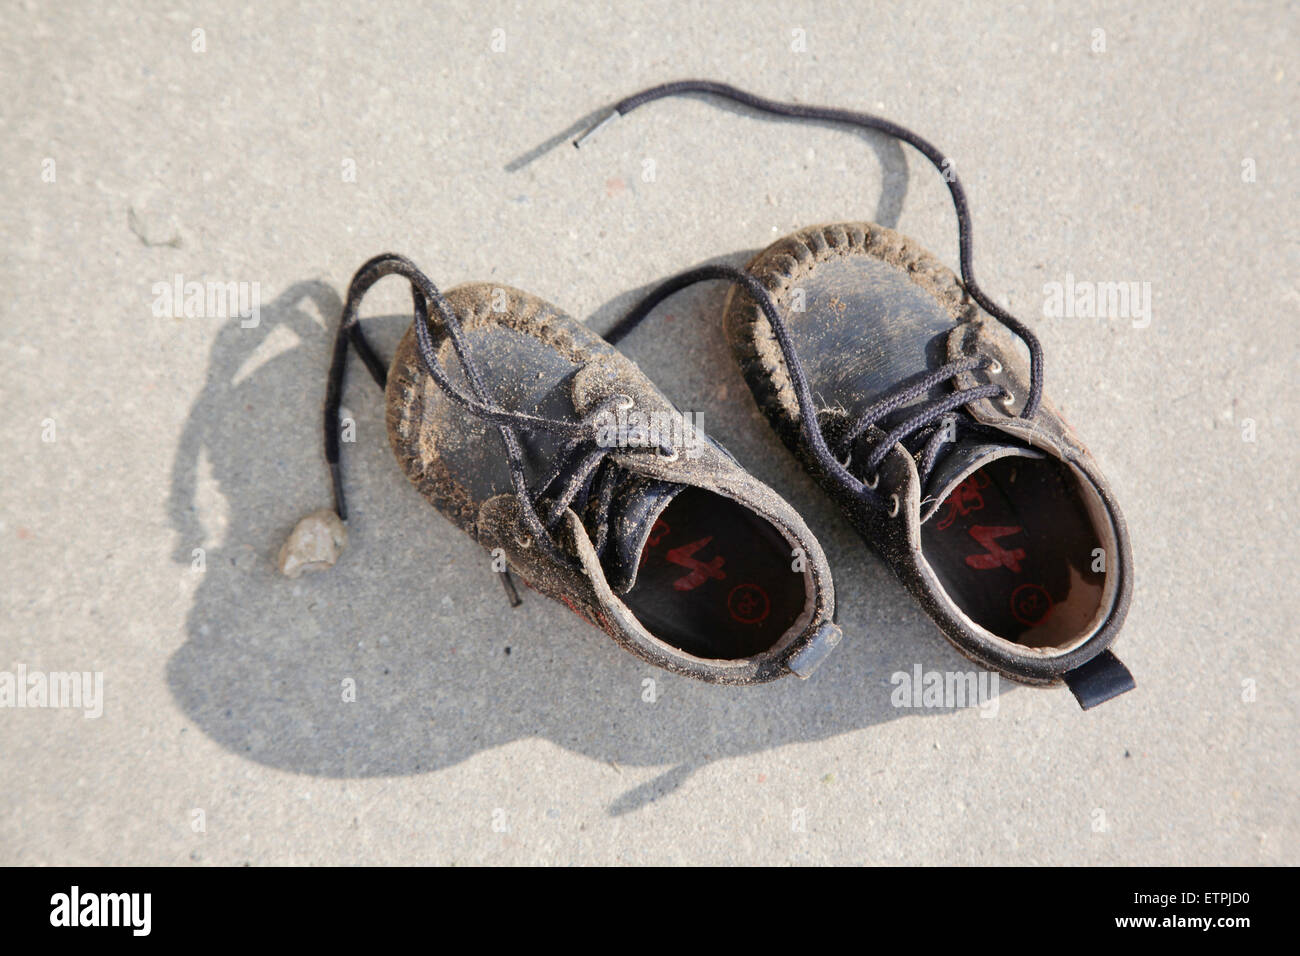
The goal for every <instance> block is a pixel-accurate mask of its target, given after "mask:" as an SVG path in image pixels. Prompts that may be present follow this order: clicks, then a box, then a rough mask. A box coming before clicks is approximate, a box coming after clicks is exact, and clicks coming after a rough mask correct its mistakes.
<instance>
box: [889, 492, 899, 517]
mask: <svg viewBox="0 0 1300 956" xmlns="http://www.w3.org/2000/svg"><path fill="white" fill-rule="evenodd" d="M889 497H890V499H891V500H892V501H893V502H894V510H893V511H891V512H889V517H891V518H897V517H898V510H899V508H900V504H899V501H898V495H890V496H889Z"/></svg>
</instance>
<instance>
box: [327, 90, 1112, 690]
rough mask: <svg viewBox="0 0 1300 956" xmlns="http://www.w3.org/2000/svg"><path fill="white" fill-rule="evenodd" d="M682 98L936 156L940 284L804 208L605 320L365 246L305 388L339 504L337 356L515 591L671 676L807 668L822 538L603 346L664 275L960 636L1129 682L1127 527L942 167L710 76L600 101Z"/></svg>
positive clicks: (659, 297)
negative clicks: (400, 312)
mask: <svg viewBox="0 0 1300 956" xmlns="http://www.w3.org/2000/svg"><path fill="white" fill-rule="evenodd" d="M683 93H687V94H701V93H702V94H708V95H714V96H721V97H725V98H728V99H730V100H733V101H735V102H738V103H740V104H741V105H743V106H745V107H747V108H750V109H753V110H758V111H761V112H767V113H772V114H777V115H781V116H787V117H797V118H804V119H809V120H813V121H817V122H823V123H826V122H828V123H834V124H841V125H847V126H856V127H860V128H867V129H873V130H877V131H881V132H884V133H886V134H888V135H891V136H894V137H897V138H899V139H901V140H903V141H904V142H907V143H909V144H911V145H912V146H913V147H915V148H916V149H918V150H919V151H920V152H921V153H922V154H923V155H925V156H926V158H927V159H929V160H930V161H931V162H932V163H934V165H935V166H936V167H938V168H939V169H941V170H942V171H944V173H945V178H946V179H947V182H948V185H949V189H950V191H951V193H952V196H953V200H954V203H955V205H956V207H957V215H958V225H959V232H960V254H961V277H960V278H959V277H958V276H957V275H955V274H954V273H953V272H952V271H950V270H949V269H947V268H946V267H945V266H943V265H942V264H941V263H940V262H938V261H937V260H936V259H935V258H934V257H933V256H931V255H930V254H928V253H927V252H925V251H924V250H923V249H921V248H920V247H919V246H917V245H916V244H915V243H913V242H912V241H911V240H909V239H908V238H906V237H904V236H902V235H900V234H898V233H896V232H894V231H892V230H890V229H886V228H883V227H881V226H878V225H874V224H871V223H866V222H846V223H837V224H832V225H823V226H816V227H813V228H809V229H803V230H801V231H799V232H796V233H794V234H793V235H790V236H787V237H786V238H784V239H781V240H780V241H778V242H776V243H774V244H772V245H771V246H769V247H768V248H767V249H765V250H764V251H762V252H761V253H759V254H758V255H757V256H756V257H754V259H753V260H752V261H751V262H750V263H749V264H748V265H747V267H746V268H745V269H744V270H740V269H734V268H731V267H727V266H706V267H703V268H700V269H696V270H693V271H691V272H687V273H684V274H682V275H680V276H677V277H676V278H674V279H671V280H669V281H668V282H666V283H664V284H663V285H662V286H661V287H660V288H658V289H657V290H655V291H654V292H653V293H651V294H650V296H648V297H647V298H646V299H645V300H644V301H643V302H642V303H641V304H640V305H639V306H637V307H636V308H635V309H633V310H632V312H631V313H630V314H629V315H628V316H627V317H626V318H625V319H623V320H622V321H621V322H620V323H619V324H618V325H617V326H616V327H615V328H614V329H613V330H612V331H611V332H610V333H609V334H608V335H607V336H606V337H605V338H602V337H601V336H599V335H597V334H596V333H594V332H592V331H591V330H589V329H588V328H587V327H586V326H585V325H583V324H582V323H580V322H577V321H575V320H574V319H572V318H570V317H569V316H568V315H566V314H565V313H564V312H563V311H561V310H560V309H558V308H556V307H555V306H553V305H550V304H549V303H547V302H544V301H542V300H541V299H538V298H537V297H535V296H532V295H529V294H528V293H526V292H522V291H519V290H517V289H512V288H507V287H502V286H501V285H499V284H495V283H493V284H486V283H475V284H469V285H462V286H458V287H457V288H454V289H452V290H450V291H449V292H447V293H446V294H444V293H442V292H441V291H439V289H438V288H437V287H436V286H435V285H434V284H433V283H432V282H431V281H430V280H429V278H428V277H427V276H425V275H424V274H423V273H422V272H421V271H420V270H419V269H418V268H417V267H416V266H415V265H414V264H413V263H412V262H411V261H410V260H408V259H406V258H404V257H402V256H397V255H383V256H378V257H376V258H375V259H372V260H371V261H370V262H368V263H366V264H365V265H364V266H362V267H361V269H360V270H359V271H358V272H357V274H356V276H355V278H354V279H353V280H352V283H351V286H350V288H349V289H348V295H347V301H346V304H345V306H344V311H343V316H342V321H341V323H340V327H339V332H338V338H337V340H336V343H335V350H334V356H333V363H332V367H331V374H330V382H329V391H328V395H327V399H326V407H325V423H324V425H325V444H326V457H327V460H328V461H329V464H330V467H331V471H332V475H333V480H334V490H335V508H336V511H337V514H338V517H339V518H340V519H346V515H347V511H346V504H345V501H344V498H343V491H342V485H341V477H340V473H339V436H338V432H339V419H338V414H339V405H340V401H341V396H342V389H343V382H344V375H345V371H346V358H347V352H348V350H349V348H354V349H356V350H357V352H358V353H359V354H360V356H361V357H362V359H363V361H364V363H365V364H366V366H367V368H368V369H369V371H370V373H371V375H372V376H373V377H374V378H375V380H376V381H377V382H378V383H379V384H380V385H381V386H383V387H384V388H385V390H386V396H387V424H388V434H389V439H390V441H391V443H392V446H393V450H394V452H395V454H396V456H397V460H398V462H399V463H400V464H401V467H402V469H403V470H404V471H405V473H406V475H407V476H408V477H409V478H410V480H411V481H412V482H413V483H414V484H415V486H416V487H417V488H418V489H419V491H420V492H421V494H423V495H424V497H425V498H427V499H428V501H429V502H430V503H431V504H432V505H433V506H434V507H435V508H437V509H438V510H439V511H440V512H442V514H443V515H445V516H446V517H447V518H449V519H450V520H451V521H452V522H454V523H455V524H456V525H458V526H459V527H460V528H461V529H462V530H463V531H465V532H466V533H467V534H469V535H471V536H472V537H473V538H474V539H475V540H477V541H478V542H479V543H480V544H482V545H483V546H484V547H485V548H486V549H488V550H489V551H490V552H491V553H492V555H493V558H494V564H495V565H496V567H497V568H498V570H501V571H503V572H504V576H503V581H504V582H505V584H506V586H507V590H508V591H509V592H510V593H511V594H513V593H514V589H513V584H512V583H511V581H510V572H511V571H513V572H514V574H516V575H517V576H519V577H520V578H522V579H523V580H524V581H525V582H527V583H528V584H529V585H530V586H531V587H532V588H534V589H535V590H537V591H540V592H542V593H543V594H547V595H550V596H551V597H553V598H555V599H557V600H559V601H562V602H563V603H565V604H566V605H568V607H569V608H570V609H571V610H573V611H574V612H575V613H577V614H578V615H580V616H581V617H583V618H585V619H587V620H588V621H590V622H591V623H593V624H595V625H596V626H597V627H600V628H601V629H603V630H604V631H606V632H607V633H609V634H610V635H611V636H612V637H613V638H614V639H615V640H616V641H618V642H619V643H620V644H622V645H623V646H624V647H626V648H627V649H628V650H630V651H632V652H633V653H634V654H636V655H638V656H639V657H641V658H643V659H644V660H646V661H648V662H650V663H652V664H655V665H657V666H659V667H663V668H666V669H668V670H670V671H673V672H675V673H679V674H685V675H688V676H691V677H696V678H700V679H702V680H706V681H711V682H716V683H725V684H752V683H759V682H763V681H768V680H772V679H774V678H777V677H781V676H784V675H785V674H788V673H791V672H793V673H795V674H797V675H799V676H800V677H807V676H809V674H811V673H812V671H813V670H814V669H815V668H816V667H817V666H818V664H820V663H821V662H822V660H824V659H825V657H826V656H827V654H829V653H830V652H831V651H832V650H833V649H834V647H835V646H836V645H837V644H838V643H839V642H840V638H841V633H840V629H839V627H838V626H837V625H836V623H835V596H834V585H833V583H832V575H831V570H830V567H829V566H828V564H827V561H826V556H825V555H824V554H823V552H822V549H821V547H820V546H819V544H818V543H817V539H816V538H815V537H814V535H813V534H812V532H811V531H810V530H809V529H808V527H807V525H806V524H805V523H804V522H803V520H802V519H801V518H800V516H799V513H798V512H797V511H796V509H795V508H793V507H792V506H791V505H790V504H788V503H787V502H786V501H785V500H784V499H783V498H782V497H781V496H780V495H779V494H777V492H776V491H774V490H773V489H772V488H770V487H768V486H767V485H765V484H764V483H763V482H761V481H759V480H758V479H757V478H755V477H754V476H752V475H751V474H750V473H749V472H748V471H746V470H745V468H744V467H743V466H742V465H741V464H740V463H739V462H737V461H736V459H735V458H733V457H732V456H731V455H730V454H729V453H728V452H727V451H726V449H724V448H723V447H722V446H721V445H719V444H718V443H717V442H716V441H714V440H713V439H712V438H710V437H708V436H706V435H705V434H703V432H701V431H700V430H699V429H697V428H695V427H694V426H693V424H692V418H691V416H689V415H687V414H684V413H682V412H681V411H680V410H679V409H677V408H676V407H675V406H674V405H673V403H672V402H671V401H670V400H669V399H668V398H667V397H666V396H665V395H664V394H663V393H662V392H661V391H660V390H659V389H658V388H656V387H655V385H654V383H652V382H651V381H650V380H649V379H648V378H647V377H646V376H645V375H644V374H643V373H642V372H641V371H640V369H639V368H638V367H637V366H636V365H635V364H633V363H632V362H631V361H630V360H629V359H627V358H626V357H625V356H624V355H623V354H622V353H621V352H619V351H618V349H617V348H615V347H614V344H613V343H615V342H616V341H618V339H619V338H621V337H622V336H623V335H626V334H627V333H628V332H629V331H630V330H631V329H632V328H633V327H634V326H635V325H636V323H637V322H639V321H640V320H641V319H642V318H644V317H645V316H646V315H648V314H649V313H650V311H651V310H653V309H654V307H655V306H656V305H658V304H659V303H660V302H662V301H663V300H664V299H665V298H667V297H668V296H670V295H672V294H673V293H675V292H677V291H679V290H680V289H683V288H685V287H687V286H689V285H692V284H694V283H697V282H703V281H723V282H727V283H729V284H730V285H731V291H730V293H729V295H728V298H727V300H726V303H725V305H724V307H723V309H722V314H721V315H720V316H719V317H718V318H719V319H720V321H721V322H722V325H723V327H724V329H725V331H726V335H727V338H728V340H729V341H730V343H731V346H732V350H733V354H734V356H735V359H736V361H737V362H738V363H739V365H740V368H741V370H742V372H743V374H744V376H745V379H746V381H747V382H748V384H749V387H750V389H751V391H752V392H753V395H754V399H755V401H756V402H757V403H758V406H759V408H760V409H762V411H763V412H764V414H765V415H766V416H767V418H768V421H769V422H770V423H771V426H772V427H773V428H774V429H775V430H776V432H777V433H778V434H779V435H780V437H781V438H782V440H783V441H784V442H785V444H786V445H787V446H788V447H789V449H790V451H791V452H792V453H793V454H794V455H795V456H796V457H797V458H798V459H799V461H800V462H802V464H803V465H804V467H805V468H806V469H807V470H808V471H809V472H810V473H811V474H812V475H813V476H814V477H815V478H816V479H817V481H818V482H819V483H820V485H821V486H822V487H823V488H824V489H825V491H826V493H827V494H828V495H830V496H831V498H832V499H833V500H834V501H835V502H836V504H837V505H838V506H839V507H840V509H841V511H842V512H843V514H844V515H845V517H846V519H847V520H848V521H849V522H850V523H851V524H852V526H853V527H854V528H855V529H857V531H858V532H859V533H860V534H861V535H862V537H863V538H864V539H865V541H866V542H867V544H868V545H869V546H870V547H871V548H872V549H873V550H874V551H875V552H876V553H877V554H878V555H879V556H880V557H881V559H883V560H884V561H885V562H886V563H887V564H888V565H889V566H890V567H891V568H893V570H894V571H895V573H896V574H897V575H898V576H899V578H900V579H901V580H902V581H903V583H904V584H905V585H906V586H907V588H908V590H909V591H910V592H911V593H912V594H913V596H914V597H915V598H916V600H917V601H918V602H919V603H920V604H921V606H922V607H923V608H924V609H925V611H926V613H928V614H929V615H930V617H931V618H932V619H933V620H934V621H935V623H936V624H937V625H938V626H939V628H940V629H941V630H942V631H943V633H944V634H945V635H946V636H947V637H948V639H949V640H950V641H951V642H952V643H953V644H954V645H955V646H956V647H957V649H958V650H959V651H960V652H961V653H962V654H964V655H966V656H967V657H968V658H970V659H971V660H973V661H975V662H976V663H977V664H979V665H981V666H983V667H986V668H990V669H992V670H995V671H997V672H998V673H1000V674H1002V675H1004V676H1006V677H1008V678H1011V679H1013V680H1015V681H1019V682H1022V683H1026V684H1034V685H1040V686H1051V685H1058V684H1061V683H1064V684H1065V685H1067V686H1068V687H1069V688H1070V690H1071V691H1073V693H1074V694H1075V696H1076V697H1077V698H1078V700H1079V702H1080V704H1081V705H1082V706H1083V707H1084V708H1088V707H1092V706H1094V705H1096V704H1098V703H1101V702H1103V701H1105V700H1107V699H1109V698H1111V697H1114V696H1116V695H1117V694H1120V693H1123V692H1124V691H1126V690H1128V689H1130V688H1131V687H1132V686H1133V679H1132V677H1131V676H1130V674H1129V672H1128V670H1127V669H1126V668H1125V667H1124V665H1123V664H1121V663H1120V662H1119V660H1118V659H1117V658H1116V657H1115V656H1114V654H1113V653H1112V651H1111V650H1110V647H1111V645H1112V643H1113V642H1114V640H1115V637H1116V635H1117V633H1118V631H1119V629H1120V626H1121V625H1122V623H1123V621H1124V617H1125V614H1126V612H1127V608H1128V604H1129V598H1130V594H1131V591H1132V569H1131V555H1130V550H1129V541H1128V533H1127V531H1126V529H1125V525H1124V519H1123V517H1122V515H1121V514H1120V511H1119V508H1118V506H1117V504H1116V502H1115V499H1114V496H1113V494H1112V492H1111V490H1110V487H1109V485H1108V484H1107V482H1106V480H1105V478H1104V477H1103V476H1102V474H1101V472H1100V470H1099V468H1098V466H1097V463H1096V462H1095V461H1094V460H1093V458H1092V456H1091V455H1090V454H1089V452H1088V450H1087V449H1086V448H1085V447H1084V446H1083V444H1082V443H1081V442H1080V441H1079V440H1078V438H1077V437H1076V436H1075V435H1074V433H1073V431H1072V430H1071V429H1070V427H1069V425H1067V424H1066V422H1065V420H1064V419H1063V418H1062V417H1061V416H1060V415H1059V414H1058V413H1057V412H1055V411H1054V410H1053V408H1052V407H1051V405H1050V403H1049V402H1048V401H1047V400H1046V399H1045V397H1044V396H1043V393H1042V388H1043V385H1042V382H1043V356H1042V350H1041V348H1040V346H1039V343H1038V341H1037V339H1036V338H1035V337H1034V335H1033V334H1032V333H1031V332H1030V331H1029V330H1028V329H1027V328H1026V327H1025V326H1024V325H1022V324H1021V323H1020V322H1019V321H1018V320H1016V319H1015V318H1013V317H1012V316H1010V315H1009V314H1007V313H1006V312H1005V311H1004V310H1003V309H1002V308H1001V307H999V306H998V305H996V304H995V303H993V302H992V301H991V300H989V298H988V297H987V296H986V295H985V294H984V292H983V291H982V290H981V289H980V288H979V286H978V284H977V283H976V282H975V280H974V277H973V275H972V272H971V265H970V262H971V254H970V248H971V247H970V222H969V215H968V213H967V207H966V199H965V195H964V193H963V191H962V188H961V184H960V182H959V181H958V179H957V178H956V176H955V175H953V174H952V173H951V167H950V164H948V163H947V161H946V160H945V159H944V157H943V155H942V154H941V153H940V152H939V151H938V150H937V149H935V148H934V147H933V146H932V145H930V144H929V143H928V142H926V141H925V140H923V139H921V138H920V137H918V136H916V135H915V134H914V133H911V132H910V131H908V130H906V129H903V128H902V127H899V126H897V125H895V124H893V123H890V122H889V121H887V120H882V119H878V118H876V117H872V116H868V115H866V114H861V113H854V112H849V111H845V110H835V109H825V108H821V107H811V106H803V105H794V104H785V103H777V102H774V101H770V100H766V99H762V98H760V97H756V96H753V95H751V94H749V93H745V92H743V91H741V90H737V89H735V88H733V87H729V86H724V85H722V84H717V83H712V82H707V81H684V82H680V83H671V84H667V85H664V86H660V87H655V88H654V89H651V90H646V91H644V92H642V93H639V94H637V95H635V96H633V97H629V98H628V99H626V100H624V101H622V102H621V103H619V104H618V105H617V106H616V107H615V108H614V110H613V112H612V113H610V114H609V117H607V119H608V118H612V117H614V116H618V115H622V114H625V113H627V112H629V111H631V110H632V109H635V108H636V107H638V106H640V105H643V104H645V103H648V102H651V101H653V100H656V99H660V98H662V97H664V96H672V95H678V94H683ZM575 145H576V144H575ZM389 275H397V276H401V277H402V278H404V279H405V280H407V282H409V284H410V286H411V290H412V295H413V302H414V321H413V323H412V326H411V328H410V329H409V330H408V331H407V333H406V335H405V337H404V338H403V340H402V342H401V345H400V346H399V347H398V349H397V353H396V355H395V356H394V357H393V360H392V362H391V363H390V364H389V365H388V366H387V367H386V366H385V365H384V363H383V362H382V361H380V360H379V358H378V357H377V356H376V354H375V352H374V350H373V349H372V348H371V347H370V345H369V343H368V342H367V341H366V339H365V337H364V335H363V333H362V330H361V327H360V325H359V324H358V307H359V305H360V302H361V300H362V297H363V296H364V295H365V293H366V291H367V290H368V289H369V288H371V286H373V285H374V284H375V283H376V282H378V281H379V280H380V279H381V278H383V277H385V276H389Z"/></svg>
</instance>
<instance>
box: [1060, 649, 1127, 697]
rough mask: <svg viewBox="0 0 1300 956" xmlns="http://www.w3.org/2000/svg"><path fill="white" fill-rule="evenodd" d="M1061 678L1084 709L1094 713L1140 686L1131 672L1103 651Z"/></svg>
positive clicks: (1114, 657)
mask: <svg viewBox="0 0 1300 956" xmlns="http://www.w3.org/2000/svg"><path fill="white" fill-rule="evenodd" d="M1061 676H1062V677H1063V678H1064V680H1065V684H1066V686H1067V687H1069V688H1070V693H1072V694H1073V695H1074V696H1075V699H1077V700H1078V701H1079V706H1080V707H1082V708H1083V709H1084V710H1091V709H1092V708H1093V707H1096V706H1097V705H1098V704H1104V703H1105V702H1106V701H1108V700H1110V699H1111V698H1112V697H1118V696H1119V695H1120V694H1123V693H1125V692H1127V691H1130V690H1132V689H1133V688H1134V687H1136V686H1137V681H1135V680H1134V679H1133V675H1132V674H1130V673H1129V669H1128V668H1127V667H1125V666H1124V664H1123V663H1122V662H1121V661H1120V659H1119V658H1118V657H1116V656H1115V655H1114V654H1112V653H1111V652H1110V651H1102V652H1101V653H1100V654H1098V655H1097V656H1096V657H1094V658H1093V659H1092V660H1090V661H1088V663H1086V664H1081V665H1079V666H1078V667H1076V668H1075V669H1074V670H1072V671H1069V672H1067V673H1065V674H1063V675H1061Z"/></svg>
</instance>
